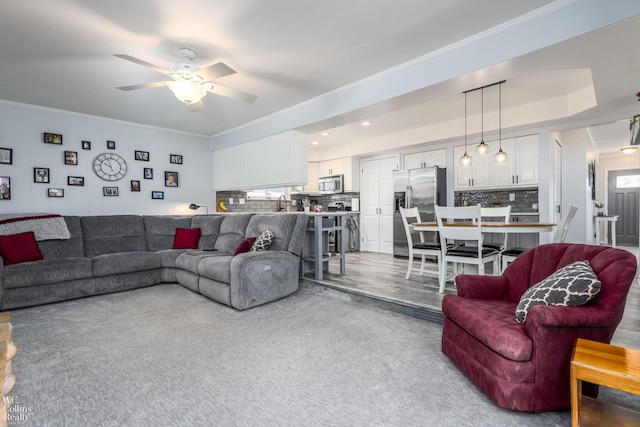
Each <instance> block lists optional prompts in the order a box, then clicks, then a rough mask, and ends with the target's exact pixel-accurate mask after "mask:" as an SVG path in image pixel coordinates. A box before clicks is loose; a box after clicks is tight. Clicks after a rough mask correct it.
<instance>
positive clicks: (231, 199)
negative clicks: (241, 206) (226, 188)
mask: <svg viewBox="0 0 640 427" xmlns="http://www.w3.org/2000/svg"><path fill="white" fill-rule="evenodd" d="M229 204H230V205H232V204H233V197H229Z"/></svg>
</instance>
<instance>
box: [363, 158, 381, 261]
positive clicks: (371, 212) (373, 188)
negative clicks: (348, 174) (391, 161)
mask: <svg viewBox="0 0 640 427" xmlns="http://www.w3.org/2000/svg"><path fill="white" fill-rule="evenodd" d="M361 167H362V179H361V181H360V185H361V187H360V210H361V211H362V213H361V215H360V217H361V218H362V219H361V221H360V222H361V224H360V234H361V237H360V240H361V242H360V243H361V245H360V250H361V251H365V252H378V251H379V247H380V243H379V242H380V225H379V222H380V219H379V213H378V212H379V209H380V202H379V200H378V196H379V194H380V190H379V189H378V186H379V183H378V175H379V172H378V168H379V164H378V161H377V160H369V161H363V162H362V163H361Z"/></svg>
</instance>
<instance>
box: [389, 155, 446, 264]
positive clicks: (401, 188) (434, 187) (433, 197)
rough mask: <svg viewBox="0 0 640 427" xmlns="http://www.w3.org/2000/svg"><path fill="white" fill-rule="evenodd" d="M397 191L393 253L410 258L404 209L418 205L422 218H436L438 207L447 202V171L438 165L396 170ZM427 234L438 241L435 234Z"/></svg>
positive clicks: (394, 178)
mask: <svg viewBox="0 0 640 427" xmlns="http://www.w3.org/2000/svg"><path fill="white" fill-rule="evenodd" d="M393 192H394V211H393V255H394V256H404V257H408V256H409V248H408V247H407V236H406V234H405V231H404V225H403V224H402V217H401V216H400V208H413V207H417V208H418V212H420V219H421V220H422V221H424V222H427V221H435V220H436V217H435V208H434V206H435V205H438V206H446V205H447V170H446V169H445V168H439V167H435V166H434V167H430V168H424V169H409V170H398V171H394V172H393ZM425 234H426V236H425V238H426V240H428V241H434V242H435V241H437V239H436V236H435V233H425ZM413 241H414V242H419V241H420V235H419V233H415V235H414V236H413Z"/></svg>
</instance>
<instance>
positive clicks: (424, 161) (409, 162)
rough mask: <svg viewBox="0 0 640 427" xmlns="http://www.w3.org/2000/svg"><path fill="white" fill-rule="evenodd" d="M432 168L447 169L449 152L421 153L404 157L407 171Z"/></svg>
mask: <svg viewBox="0 0 640 427" xmlns="http://www.w3.org/2000/svg"><path fill="white" fill-rule="evenodd" d="M430 166H438V167H441V168H446V167H447V150H446V149H444V148H442V149H440V150H430V151H420V152H418V153H409V154H405V155H404V168H405V169H421V168H428V167H430Z"/></svg>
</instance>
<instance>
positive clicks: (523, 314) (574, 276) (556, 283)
mask: <svg viewBox="0 0 640 427" xmlns="http://www.w3.org/2000/svg"><path fill="white" fill-rule="evenodd" d="M600 288H601V284H600V280H598V277H597V276H596V274H595V273H594V272H593V270H592V269H591V265H590V264H589V261H577V262H574V263H572V264H569V265H567V266H566V267H563V268H561V269H560V270H558V271H556V272H555V273H553V274H552V275H551V276H549V277H547V278H546V279H544V280H542V281H540V282H539V283H537V284H535V285H533V286H532V287H531V288H529V289H528V290H527V291H526V292H525V293H524V294H523V295H522V297H521V298H520V302H519V303H518V306H517V307H516V320H517V321H518V322H520V323H524V322H525V321H526V320H527V313H528V312H529V309H530V308H531V307H533V306H536V305H559V306H579V305H584V304H586V303H587V302H589V301H590V300H592V299H593V298H594V297H595V296H596V295H597V294H598V292H600Z"/></svg>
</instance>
